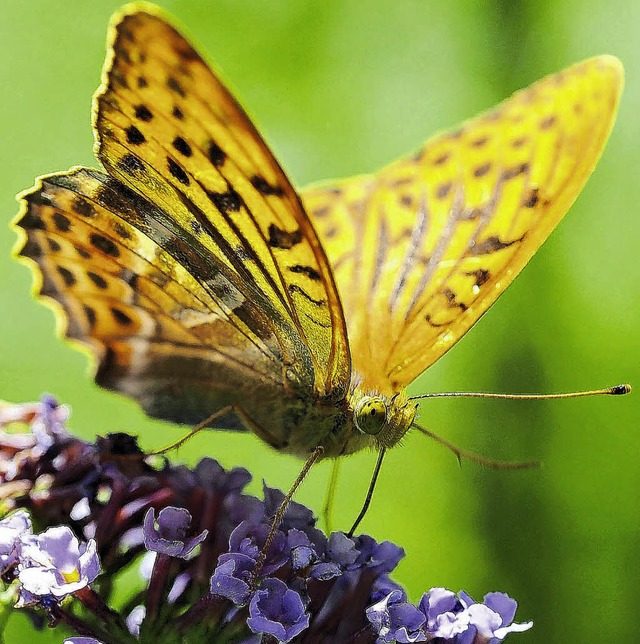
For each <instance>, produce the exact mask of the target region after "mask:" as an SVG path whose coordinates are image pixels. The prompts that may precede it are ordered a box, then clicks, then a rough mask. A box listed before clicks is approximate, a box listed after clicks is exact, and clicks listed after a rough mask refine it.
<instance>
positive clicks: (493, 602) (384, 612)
mask: <svg viewBox="0 0 640 644" xmlns="http://www.w3.org/2000/svg"><path fill="white" fill-rule="evenodd" d="M484 600H485V603H483V604H477V603H475V602H474V601H473V599H472V598H471V597H470V596H469V595H467V593H465V592H464V591H460V593H458V596H457V597H456V595H455V594H454V593H452V592H451V591H450V590H447V589H445V588H432V589H431V590H430V591H429V592H428V593H425V594H424V595H423V596H422V599H421V600H420V603H419V604H418V607H417V608H416V607H415V606H413V604H410V603H409V602H407V601H406V598H405V595H404V592H403V591H402V590H401V589H395V590H391V592H389V593H388V594H387V595H386V596H385V597H383V598H382V599H381V600H379V601H378V602H377V603H375V604H374V605H373V606H370V607H369V608H368V609H367V619H368V620H369V622H370V623H371V625H372V626H373V627H374V629H375V631H376V633H377V635H378V639H377V640H376V642H377V644H384V643H386V642H425V641H431V640H433V639H438V640H439V641H444V642H455V644H496V643H497V642H500V641H502V640H503V639H504V638H505V637H506V636H507V635H508V634H509V633H515V632H521V631H526V630H528V629H529V628H531V627H532V626H533V623H532V622H527V623H524V624H518V623H512V622H513V618H514V617H515V612H516V608H517V604H516V602H515V601H514V600H513V599H511V598H510V597H509V596H508V595H504V594H503V593H489V594H488V595H486V596H485V598H484Z"/></svg>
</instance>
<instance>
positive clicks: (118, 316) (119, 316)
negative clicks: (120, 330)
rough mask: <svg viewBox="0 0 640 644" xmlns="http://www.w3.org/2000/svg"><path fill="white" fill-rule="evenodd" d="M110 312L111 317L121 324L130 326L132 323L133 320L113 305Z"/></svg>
mask: <svg viewBox="0 0 640 644" xmlns="http://www.w3.org/2000/svg"><path fill="white" fill-rule="evenodd" d="M111 314H112V315H113V319H114V320H115V321H116V322H117V323H118V324H121V325H122V326H131V325H132V324H133V320H132V319H131V318H130V317H129V316H128V315H127V314H126V313H125V312H124V311H122V310H121V309H119V308H117V307H115V306H112V307H111Z"/></svg>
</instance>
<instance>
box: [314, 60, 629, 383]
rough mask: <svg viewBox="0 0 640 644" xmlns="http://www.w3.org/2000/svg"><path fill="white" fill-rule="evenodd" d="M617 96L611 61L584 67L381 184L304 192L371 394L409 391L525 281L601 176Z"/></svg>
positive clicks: (399, 167)
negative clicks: (591, 180)
mask: <svg viewBox="0 0 640 644" xmlns="http://www.w3.org/2000/svg"><path fill="white" fill-rule="evenodd" d="M622 84H623V72H622V66H621V64H620V63H619V61H618V60H616V59H615V58H612V57H610V56H601V57H597V58H593V59H590V60H587V61H584V62H582V63H579V64H577V65H574V66H573V67H570V68H568V69H566V70H564V71H563V72H560V73H558V74H555V75H552V76H548V77H547V78H544V79H543V80H541V81H539V82H537V83H535V84H534V85H532V86H531V87H529V88H527V89H525V90H521V91H519V92H517V93H516V94H514V95H513V96H512V97H511V98H509V99H507V100H506V101H504V102H503V103H501V104H500V105H498V106H497V107H496V108H494V109H493V110H491V111H489V112H487V113H485V114H482V115H481V116H479V117H477V118H475V119H473V120H470V121H468V122H466V123H464V124H463V125H462V127H460V128H459V129H457V130H455V131H452V132H449V133H446V134H443V135H440V136H436V137H434V138H433V139H431V140H430V141H428V142H427V144H426V145H425V146H424V148H422V150H420V152H419V153H418V154H417V155H415V156H413V157H411V158H408V159H405V160H402V161H399V162H397V163H394V164H392V165H390V166H389V167H387V168H385V169H384V170H382V171H381V172H379V173H378V174H376V175H371V176H364V177H360V178H357V179H352V180H347V181H344V182H340V183H337V184H334V185H325V186H318V187H312V188H310V189H309V190H306V191H304V192H303V193H302V196H303V201H304V203H305V206H306V208H307V211H308V212H309V213H310V215H311V217H312V221H313V222H314V226H315V228H316V230H317V231H318V234H319V235H320V238H321V240H322V243H323V246H324V248H325V250H326V252H327V255H328V256H329V260H330V263H331V265H332V267H333V271H334V276H335V278H336V282H337V284H338V290H339V293H340V295H341V298H342V302H343V307H344V310H345V317H346V319H347V326H348V332H349V340H350V343H351V353H352V358H353V369H354V373H355V374H356V378H358V379H359V380H361V381H362V382H363V386H364V387H365V388H370V389H376V390H379V391H386V392H388V393H392V392H394V391H397V390H398V388H400V387H403V386H406V385H407V384H409V383H410V382H411V381H412V380H414V378H416V376H418V375H419V374H420V373H421V372H422V371H423V370H424V369H425V368H427V367H428V366H429V365H431V364H432V363H433V362H435V361H436V360H437V359H438V358H439V357H440V356H442V355H443V354H444V353H445V352H446V351H447V350H448V349H449V348H451V346H453V344H455V342H457V341H458V340H459V339H460V337H461V336H462V335H464V334H465V333H466V332H467V331H468V330H469V328H470V327H471V326H472V325H473V324H474V323H475V322H476V320H478V318H479V317H480V316H481V315H482V314H483V313H484V312H485V311H486V310H487V309H488V308H489V307H490V306H491V304H493V302H494V301H495V300H496V298H497V297H498V296H499V295H500V294H501V293H502V292H503V291H504V290H505V288H506V287H507V286H508V285H509V284H510V283H511V281H512V280H513V279H514V278H515V277H516V275H517V274H518V273H519V272H520V270H522V268H523V267H524V266H525V264H526V263H527V262H528V261H529V259H530V258H531V257H532V255H533V254H534V253H535V252H536V250H537V249H538V248H539V246H540V245H541V244H542V242H543V241H544V240H545V239H546V237H547V236H548V235H549V233H550V232H551V230H552V229H553V228H554V227H555V226H556V224H557V223H558V222H559V221H560V219H561V218H562V217H563V216H564V214H565V212H566V211H567V210H568V208H569V207H570V206H571V204H572V203H573V201H574V200H575V198H576V197H577V195H578V194H579V192H580V190H581V189H582V187H583V185H584V183H585V181H586V179H587V177H588V176H589V174H590V173H591V172H592V171H593V169H594V166H595V164H596V162H597V160H598V158H599V157H600V154H601V152H602V149H603V147H604V144H605V141H606V139H607V137H608V135H609V132H610V130H611V127H612V124H613V121H614V118H615V113H616V108H617V104H618V100H619V97H620V93H621V90H622Z"/></svg>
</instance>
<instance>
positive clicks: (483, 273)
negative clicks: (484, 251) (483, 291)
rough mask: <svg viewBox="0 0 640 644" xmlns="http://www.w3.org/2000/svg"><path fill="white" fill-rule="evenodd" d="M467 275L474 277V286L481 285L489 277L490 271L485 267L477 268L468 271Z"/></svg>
mask: <svg viewBox="0 0 640 644" xmlns="http://www.w3.org/2000/svg"><path fill="white" fill-rule="evenodd" d="M467 275H468V276H469V277H473V278H474V279H475V285H476V286H482V285H483V284H486V282H487V281H488V280H489V278H490V277H491V273H490V272H489V271H488V270H486V269H485V268H478V269H477V270H475V271H470V272H468V273H467Z"/></svg>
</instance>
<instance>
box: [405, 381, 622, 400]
mask: <svg viewBox="0 0 640 644" xmlns="http://www.w3.org/2000/svg"><path fill="white" fill-rule="evenodd" d="M629 393H631V385H628V384H624V385H615V386H614V387H605V388H604V389H591V390H590V391H572V392H568V393H563V394H496V393H490V392H482V391H445V392H439V393H433V394H420V395H419V396H411V397H410V398H409V400H421V399H423V398H499V399H500V400H564V399H566V398H584V397H586V396H624V395H625V394H629Z"/></svg>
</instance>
